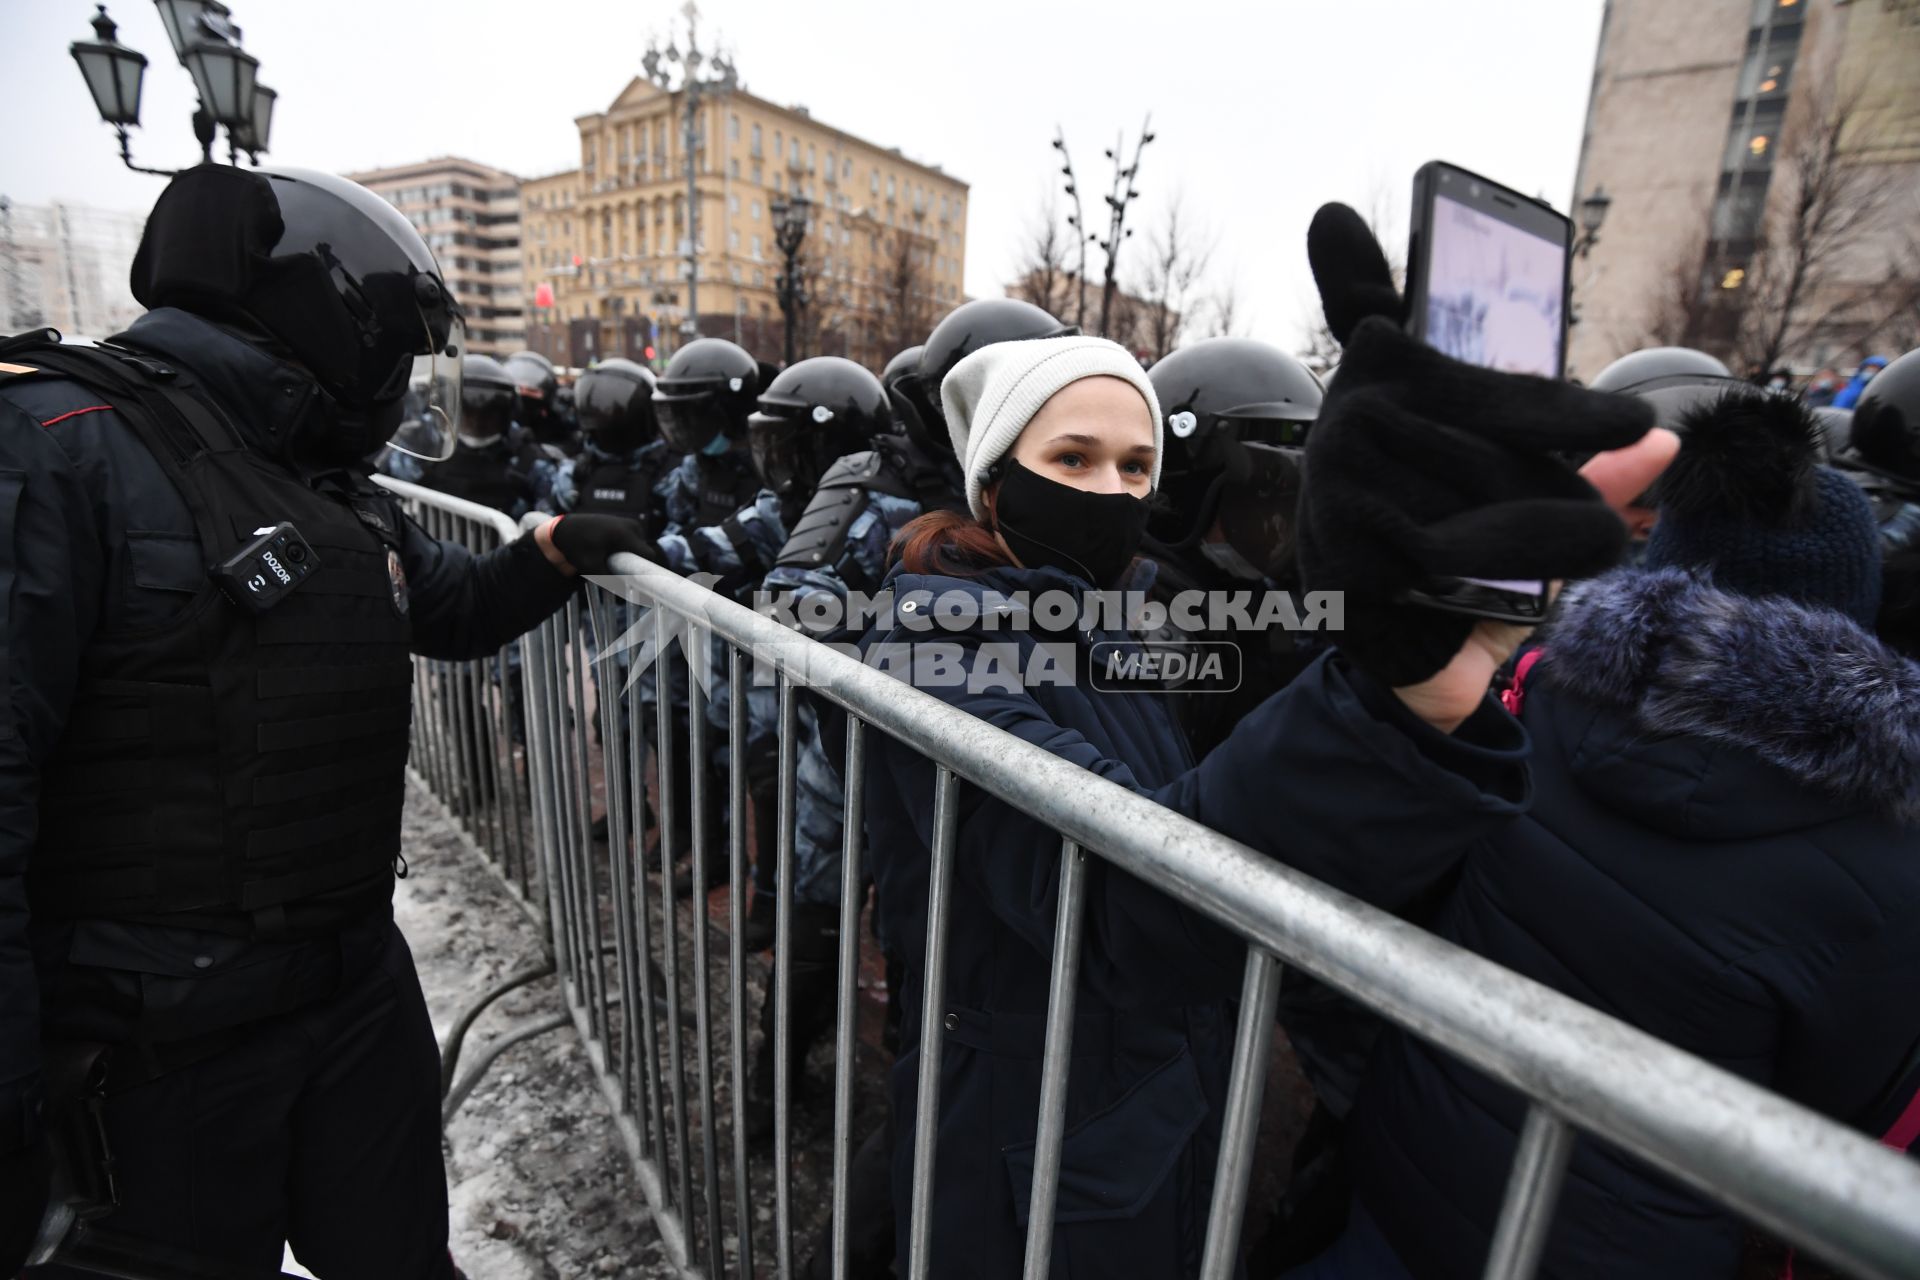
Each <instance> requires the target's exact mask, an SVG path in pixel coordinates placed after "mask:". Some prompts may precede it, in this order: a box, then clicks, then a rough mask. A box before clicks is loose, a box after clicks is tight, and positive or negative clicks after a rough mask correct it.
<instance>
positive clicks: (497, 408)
mask: <svg viewBox="0 0 1920 1280" xmlns="http://www.w3.org/2000/svg"><path fill="white" fill-rule="evenodd" d="M513 396H514V381H513V375H512V374H510V373H508V372H507V371H506V369H505V368H504V367H502V366H501V364H500V362H499V361H498V360H495V359H494V358H493V357H491V356H468V357H467V358H466V359H465V360H464V361H462V369H461V377H460V434H461V435H462V436H464V437H466V439H467V440H468V441H470V442H471V443H473V444H476V445H478V444H486V443H489V442H491V441H493V440H496V439H498V438H499V437H501V436H503V435H505V434H506V433H507V428H508V427H510V426H512V425H513Z"/></svg>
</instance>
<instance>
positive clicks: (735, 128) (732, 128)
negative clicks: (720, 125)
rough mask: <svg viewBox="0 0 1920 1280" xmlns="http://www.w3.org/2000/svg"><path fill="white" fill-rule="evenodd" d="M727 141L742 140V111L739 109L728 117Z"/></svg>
mask: <svg viewBox="0 0 1920 1280" xmlns="http://www.w3.org/2000/svg"><path fill="white" fill-rule="evenodd" d="M727 141H728V142H738V141H740V113H739V112H738V111H736V112H734V113H733V114H732V115H730V116H728V117H727Z"/></svg>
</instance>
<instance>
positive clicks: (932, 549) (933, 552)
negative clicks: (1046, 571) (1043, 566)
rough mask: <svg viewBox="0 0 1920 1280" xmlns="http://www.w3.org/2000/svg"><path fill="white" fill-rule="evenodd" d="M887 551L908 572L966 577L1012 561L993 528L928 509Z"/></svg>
mask: <svg viewBox="0 0 1920 1280" xmlns="http://www.w3.org/2000/svg"><path fill="white" fill-rule="evenodd" d="M891 554H892V555H893V556H895V557H897V558H898V559H899V561H900V563H901V564H902V565H904V566H905V567H906V570H907V572H908V573H919V574H935V575H939V576H941V577H950V578H970V577H973V576H974V575H975V574H977V573H980V572H982V571H984V570H987V569H998V568H1001V567H1004V566H1006V565H1010V564H1012V563H1013V561H1012V559H1011V558H1010V557H1008V555H1007V553H1006V551H1005V550H1004V549H1002V548H1001V546H1000V542H999V540H998V539H996V538H995V537H994V536H993V530H991V529H989V528H987V526H985V525H983V524H981V523H980V522H979V521H978V520H975V519H974V518H973V517H972V516H969V515H965V514H963V513H962V512H958V511H929V512H927V513H926V514H925V515H923V516H918V517H916V518H915V519H913V520H911V521H909V522H908V523H907V526H906V528H904V529H902V530H900V532H899V533H897V534H895V535H894V537H893V546H892V548H891Z"/></svg>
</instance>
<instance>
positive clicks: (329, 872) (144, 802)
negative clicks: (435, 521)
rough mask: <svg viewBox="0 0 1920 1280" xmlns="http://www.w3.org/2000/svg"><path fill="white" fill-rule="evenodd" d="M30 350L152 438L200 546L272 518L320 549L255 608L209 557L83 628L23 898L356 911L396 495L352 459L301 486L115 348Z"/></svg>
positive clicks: (377, 809) (375, 856)
mask: <svg viewBox="0 0 1920 1280" xmlns="http://www.w3.org/2000/svg"><path fill="white" fill-rule="evenodd" d="M82 353H84V355H83V354H82ZM41 355H42V353H41V352H39V351H34V352H30V353H25V356H24V358H26V359H28V360H30V361H32V363H33V364H35V365H39V364H41V363H42V362H41V360H40V358H39V357H40V356H41ZM16 358H19V357H16ZM46 363H47V366H48V368H47V371H48V372H57V373H61V374H65V375H67V376H70V377H73V378H74V379H75V380H77V381H81V382H83V383H84V384H85V385H87V386H88V387H89V388H91V389H93V390H95V391H98V392H101V393H103V394H104V396H105V398H106V399H107V400H108V402H109V403H110V404H112V405H113V407H114V408H115V409H116V410H118V411H119V413H120V415H121V417H122V418H123V419H124V420H125V421H126V422H127V423H128V424H129V425H130V426H131V427H132V429H133V431H134V433H135V434H136V435H137V436H138V437H139V438H140V440H141V442H142V443H143V444H145V445H146V447H147V448H148V449H149V450H151V451H152V453H153V454H154V456H155V458H156V459H158V460H159V461H160V463H161V465H162V466H163V467H164V468H165V469H166V471H167V474H168V476H169V477H170V478H171V479H172V481H173V483H174V486H175V488H177V489H178V490H179V492H180V495H181V497H182V498H183V499H184V500H185V502H186V504H187V506H188V508H189V510H190V511H191V512H192V515H193V521H194V527H195V531H196V534H197V537H198V540H199V544H200V556H201V558H202V559H203V560H204V561H205V562H207V563H208V564H209V565H212V564H214V563H217V562H219V561H222V560H224V559H226V558H227V557H228V556H229V555H231V554H232V553H233V552H234V551H236V550H238V549H239V548H240V547H241V546H243V545H245V544H246V543H247V542H249V541H250V540H251V539H252V536H253V534H254V533H255V531H257V530H260V529H263V528H265V527H268V526H271V525H274V524H277V523H279V522H281V521H289V522H291V523H292V524H293V526H294V527H295V528H296V529H297V530H299V532H300V533H301V534H302V535H303V536H304V537H305V539H306V541H307V542H308V543H309V544H310V545H311V547H312V548H313V551H314V554H315V556H316V558H317V559H318V562H319V565H318V568H317V569H316V570H314V572H312V573H311V574H310V575H309V576H308V577H307V578H306V579H305V580H304V581H303V582H301V584H300V585H299V586H298V587H297V588H296V589H295V590H293V591H292V592H291V593H290V594H288V595H287V596H285V597H284V598H282V599H281V600H280V601H279V602H278V603H277V604H275V605H274V606H273V607H272V608H271V609H269V610H268V611H267V612H265V613H261V614H254V613H250V612H249V611H247V610H246V609H243V608H242V607H240V606H239V605H237V604H235V603H233V602H232V601H230V600H229V599H228V598H227V597H226V596H225V594H224V593H223V592H222V591H221V590H220V588H219V587H218V586H216V585H215V584H214V582H213V581H212V580H211V579H209V580H208V581H207V582H206V583H205V585H204V586H202V587H201V589H200V591H199V593H198V594H197V595H196V596H195V598H194V599H193V601H192V602H191V603H190V604H189V605H187V606H186V607H185V608H184V609H183V610H181V611H180V612H179V613H178V614H177V615H176V616H175V617H173V618H172V619H170V620H169V621H168V622H166V623H165V624H163V625H162V626H160V627H159V628H157V629H148V630H145V631H142V632H138V633H130V632H129V633H119V634H101V635H97V636H95V637H94V638H93V640H92V641H91V642H90V643H89V645H88V647H87V650H86V652H85V654H84V655H83V658H82V671H81V680H80V685H79V688H78V690H77V692H76V694H75V697H74V702H73V706H72V709H71V712H70V714H69V716H68V720H67V726H66V731H65V733H64V734H63V736H62V738H61V741H60V744H59V746H58V748H57V749H56V752H55V755H54V758H53V759H52V761H51V762H50V763H49V765H48V767H47V770H46V772H45V774H44V775H43V778H42V791H41V800H40V831H39V839H38V841H37V843H36V846H35V849H34V853H33V859H32V863H31V865H30V867H29V870H28V875H27V885H28V892H29V896H30V899H31V902H32V906H33V911H34V913H35V914H36V915H45V916H48V917H53V918H82V917H94V918H118V919H128V920H140V921H146V922H150V923H159V924H167V925H176V926H182V927H188V928H200V929H209V930H215V931H219V932H225V933H237V934H243V935H251V936H283V935H296V936H297V935H314V934H321V933H329V932H333V931H336V930H337V929H339V928H340V927H341V926H342V925H344V924H345V923H347V922H349V921H351V920H353V919H356V918H359V917H362V916H364V915H365V914H366V913H367V912H368V911H369V910H372V909H375V908H377V907H379V906H380V905H382V904H384V903H385V902H386V901H387V899H388V898H389V897H390V896H391V893H392V887H393V866H394V862H395V859H396V858H397V857H398V855H399V851H400V808H401V800H402V795H403V789H404V785H405V784H404V766H405V762H406V756H407V745H408V731H409V726H410V721H411V713H412V678H413V666H412V660H411V657H410V649H409V641H410V638H411V628H410V626H409V622H408V618H407V613H406V604H407V600H406V593H405V582H406V580H405V575H404V571H403V570H402V568H401V562H400V556H399V548H400V527H401V526H400V520H401V515H400V510H399V506H398V503H397V502H396V501H395V500H394V499H392V498H391V497H390V496H388V495H387V494H385V492H384V491H382V490H380V489H378V488H377V487H375V486H374V485H373V484H372V483H371V482H370V481H367V480H366V479H365V478H364V477H357V476H342V477H340V478H338V479H337V480H329V481H327V482H324V483H323V485H322V486H321V487H318V488H316V487H313V486H310V485H309V484H308V483H306V482H305V481H303V480H302V479H301V478H300V477H298V476H296V475H295V474H293V473H292V472H291V471H289V470H288V469H286V468H285V467H283V466H281V465H279V464H277V463H275V462H273V461H271V460H269V459H267V458H265V457H262V456H261V455H260V454H258V453H256V452H254V451H252V450H251V449H249V448H248V447H247V446H246V444H245V442H244V441H243V440H242V438H241V437H240V436H239V435H238V433H236V432H235V431H234V430H233V428H232V427H231V426H230V425H229V424H228V423H227V422H226V421H225V420H224V418H222V417H221V416H220V415H219V414H218V413H217V412H216V411H214V410H213V409H211V408H210V407H209V406H208V405H207V404H205V403H203V402H202V401H200V399H199V398H198V397H197V396H194V395H189V394H186V393H185V392H183V391H182V390H181V389H180V388H178V387H177V386H173V385H169V386H167V387H165V388H164V390H163V391H162V392H161V393H159V394H156V393H155V391H154V389H153V388H152V387H151V386H150V385H149V386H144V387H143V386H141V385H140V384H139V382H138V381H137V380H133V379H127V378H126V373H125V370H124V369H123V370H122V371H121V372H122V378H123V379H126V380H124V381H121V382H118V383H116V382H115V381H114V380H113V379H112V378H111V377H108V376H104V375H106V374H110V373H111V372H113V371H112V370H111V369H104V368H102V366H110V365H112V364H114V363H115V358H114V357H113V356H111V355H107V354H105V353H102V352H98V351H90V350H88V349H85V348H68V349H65V350H64V351H62V352H59V353H54V354H53V355H51V356H50V357H49V358H48V360H47V362H46ZM134 364H135V366H136V367H137V368H139V369H143V370H146V371H149V372H151V371H153V370H154V369H156V368H158V369H160V371H161V372H162V373H165V374H167V375H168V377H169V379H172V378H177V376H178V375H177V373H176V372H174V371H172V370H168V369H165V368H164V362H161V361H157V360H147V359H141V360H138V361H135V362H134ZM89 365H91V366H95V367H93V368H88V367H86V366H89Z"/></svg>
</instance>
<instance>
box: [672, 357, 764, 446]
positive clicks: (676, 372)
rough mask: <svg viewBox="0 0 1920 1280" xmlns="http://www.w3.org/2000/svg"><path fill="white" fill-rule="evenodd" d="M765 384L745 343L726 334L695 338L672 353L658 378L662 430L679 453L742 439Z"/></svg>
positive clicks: (762, 375)
mask: <svg viewBox="0 0 1920 1280" xmlns="http://www.w3.org/2000/svg"><path fill="white" fill-rule="evenodd" d="M764 385H766V383H765V374H764V372H763V370H762V367H761V365H760V362H759V361H757V360H755V359H754V358H753V357H752V356H751V355H748V354H747V351H746V348H744V347H741V346H739V345H738V344H736V343H732V342H728V341H727V340H726V339H725V338H695V339H694V340H693V341H692V342H689V343H688V344H687V345H686V346H684V347H682V348H680V349H679V350H678V351H676V352H674V353H673V359H671V360H669V361H667V371H666V372H665V373H663V374H661V375H660V380H659V381H658V382H657V383H655V384H654V389H653V410H654V413H655V414H656V415H657V416H658V417H659V419H660V434H661V435H662V436H663V437H664V438H665V439H666V442H667V444H668V445H669V446H670V447H671V448H672V449H674V450H675V451H676V452H679V453H699V452H701V451H702V450H706V449H709V448H710V447H712V446H713V445H714V442H715V441H717V440H721V439H723V438H724V439H725V440H728V441H734V440H741V439H744V438H745V436H746V434H747V418H748V417H749V416H750V415H751V414H752V413H753V408H754V402H755V401H756V400H757V399H759V396H760V389H761V387H763V386H764Z"/></svg>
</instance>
